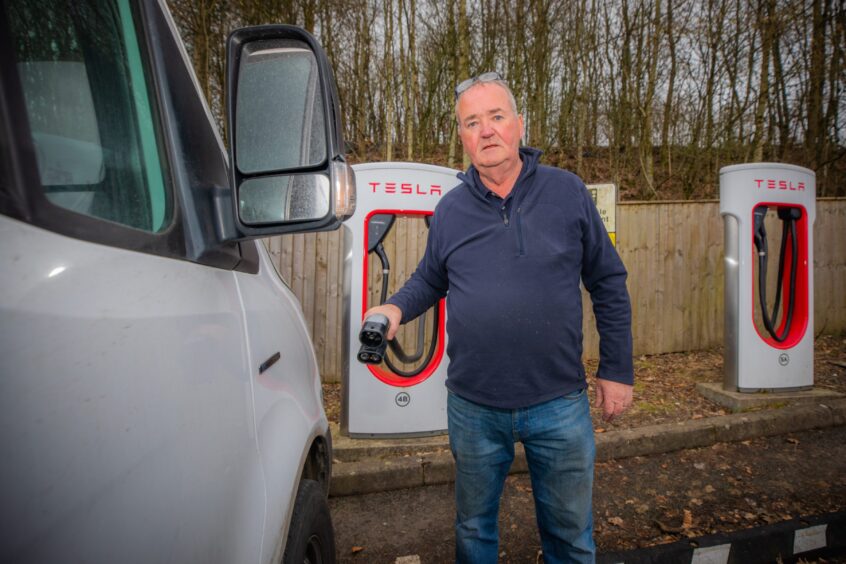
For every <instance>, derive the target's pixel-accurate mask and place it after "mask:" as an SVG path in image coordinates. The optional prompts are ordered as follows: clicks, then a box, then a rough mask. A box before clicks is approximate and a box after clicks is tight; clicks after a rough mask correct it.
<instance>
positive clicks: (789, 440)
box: [787, 437, 799, 445]
mask: <svg viewBox="0 0 846 564" xmlns="http://www.w3.org/2000/svg"><path fill="white" fill-rule="evenodd" d="M787 442H788V443H790V444H792V445H798V444H799V439H794V438H793V437H787Z"/></svg>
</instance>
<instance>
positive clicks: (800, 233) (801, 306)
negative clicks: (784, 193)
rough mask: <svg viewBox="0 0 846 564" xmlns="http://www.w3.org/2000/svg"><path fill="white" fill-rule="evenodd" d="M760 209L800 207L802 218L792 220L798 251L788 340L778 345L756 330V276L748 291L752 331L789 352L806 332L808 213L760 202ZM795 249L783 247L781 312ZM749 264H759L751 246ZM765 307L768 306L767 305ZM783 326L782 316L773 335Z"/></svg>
mask: <svg viewBox="0 0 846 564" xmlns="http://www.w3.org/2000/svg"><path fill="white" fill-rule="evenodd" d="M760 206H769V207H775V208H781V207H785V208H799V209H801V210H802V217H801V218H799V219H798V220H796V221H795V224H794V228H795V229H796V244H797V246H798V247H799V248H798V257H797V261H796V294H795V296H794V304H793V318H792V319H791V322H790V332H789V333H788V334H787V338H786V339H785V340H784V341H783V342H781V343H779V342H778V341H776V340H775V339H773V338H772V336H771V335H770V334H769V333H768V332H766V331H764V332H763V333H762V332H761V331H760V329H759V328H758V325H757V324H756V323H755V284H757V283H758V280H757V277H755V276H753V280H752V288H750V291H751V292H752V311H751V312H750V314H751V315H752V326H753V327H754V328H755V331H756V332H757V333H758V336H759V337H761V339H762V340H763V341H764V342H765V343H767V344H768V345H770V346H771V347H773V348H776V349H790V348H793V347H795V346H796V345H797V344H798V343H799V341H801V340H802V338H803V337H804V336H805V332H806V331H807V330H808V311H809V306H810V304H809V303H808V302H809V295H808V210H806V209H805V207H804V206H801V205H798V204H784V203H778V202H762V203H760V204H758V205H756V206H755V208H758V207H760ZM755 208H753V209H752V212H751V214H750V225H751V226H752V227H751V230H752V233H750V237H752V238H754V237H755V233H754V231H755V222H754V220H753V218H754V212H755ZM794 252H795V250H794V249H793V244H792V242H791V240H790V239H788V240H787V246H786V248H785V255H784V264H785V269H784V272H783V273H782V280H781V284H782V287H781V296H782V303H783V304H784V306H783V307H782V310H783V311H786V306H787V303H788V299H789V296H790V291H791V288H790V265H791V264H792V260H793V253H794ZM752 261H753V262H752V264H756V265H757V264H758V262H757V261H758V255H757V251H756V250H755V246H754V245H753V246H752ZM767 305H768V306H769V305H771V304H767ZM785 323H787V316H786V315H782V316H781V321H780V322H779V326H778V327H777V328H776V333H778V334H779V335H781V333H782V332H783V331H784V326H785Z"/></svg>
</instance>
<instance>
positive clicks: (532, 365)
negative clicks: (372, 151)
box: [388, 147, 633, 409]
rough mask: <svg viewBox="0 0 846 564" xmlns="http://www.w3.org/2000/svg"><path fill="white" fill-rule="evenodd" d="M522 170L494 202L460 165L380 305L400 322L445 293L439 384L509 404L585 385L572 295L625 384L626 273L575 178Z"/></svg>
mask: <svg viewBox="0 0 846 564" xmlns="http://www.w3.org/2000/svg"><path fill="white" fill-rule="evenodd" d="M540 154H541V153H540V151H538V150H536V149H531V148H527V147H524V148H521V149H520V156H521V158H522V160H523V167H522V170H521V172H520V176H519V178H518V180H517V183H516V184H515V186H514V188H513V189H512V191H511V193H510V194H509V195H508V196H507V197H506V199H505V200H502V199H500V198H499V197H498V196H496V195H495V194H494V193H493V192H491V191H490V190H488V189H487V188H486V187H485V186H484V185H483V184H482V182H481V180H480V178H479V173H478V172H477V171H476V169H475V168H474V167H472V166H471V167H470V168H469V169H468V171H467V173H466V174H459V175H458V177H459V179H460V180H462V181H463V183H462V184H460V185H459V186H457V187H456V188H454V189H452V190H451V191H449V192H448V193H447V194H445V195H444V197H443V199H442V200H441V202H440V203H439V204H438V206H437V208H436V209H435V213H434V216H433V218H432V221H431V224H430V227H429V236H428V242H427V245H426V251H425V254H424V255H423V259H422V260H421V261H420V264H419V266H418V267H417V270H416V271H415V272H414V274H413V275H412V276H411V278H409V280H408V281H407V282H406V283H405V285H404V286H403V287H402V288H401V289H400V290H399V291H398V292H397V293H396V294H394V295H393V296H391V298H390V299H389V300H388V303H391V304H394V305H396V306H397V307H399V308H400V310H402V313H403V317H402V321H403V323H406V322H408V321H411V320H412V319H414V318H415V317H417V316H418V315H420V314H421V313H423V312H424V311H426V310H427V309H428V308H429V307H431V306H432V304H434V303H435V302H436V301H437V300H438V299H440V298H442V297H444V296H445V295H446V296H447V333H448V335H449V343H448V346H447V354H448V355H449V359H450V364H449V370H448V376H447V382H446V385H447V387H448V388H449V389H450V390H451V391H453V392H454V393H456V394H458V395H459V396H461V397H463V398H465V399H468V400H470V401H473V402H476V403H480V404H483V405H488V406H493V407H501V408H510V409H513V408H519V407H526V406H530V405H535V404H538V403H541V402H544V401H547V400H550V399H553V398H555V397H558V396H561V395H564V394H567V393H570V392H573V391H575V390H578V389H580V388H583V387H585V385H586V384H585V371H584V366H583V365H582V361H581V356H582V297H581V291H580V289H579V281H580V280H581V281H583V283H584V286H585V288H587V290H588V291H589V292H590V295H591V300H592V301H593V310H594V313H595V315H596V325H597V329H598V331H599V336H600V347H599V348H600V363H599V372H598V376H599V377H600V378H605V379H608V380H614V381H616V382H622V383H626V384H631V383H632V382H633V371H632V337H631V306H630V303H629V295H628V291H627V290H626V269H625V267H624V266H623V263H622V261H621V260H620V257H619V256H618V255H617V252H616V250H615V249H614V247H613V246H612V245H611V242H610V239H609V237H608V234H607V233H606V231H605V228H604V226H603V225H602V220H601V219H600V217H599V213H598V212H597V210H596V207H595V206H594V204H593V202H592V201H591V198H590V195H589V194H588V191H587V189H586V188H585V185H584V183H583V182H582V181H581V180H580V179H579V178H578V177H577V176H576V175H574V174H572V173H569V172H567V171H564V170H561V169H558V168H553V167H549V166H543V165H540V164H538V159H539V158H540Z"/></svg>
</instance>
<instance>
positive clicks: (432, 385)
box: [341, 163, 459, 438]
mask: <svg viewBox="0 0 846 564" xmlns="http://www.w3.org/2000/svg"><path fill="white" fill-rule="evenodd" d="M353 169H354V170H355V177H356V197H357V201H356V209H355V214H354V215H353V216H352V217H351V218H350V219H348V220H347V221H346V222H345V229H346V233H345V235H346V236H345V250H346V255H345V261H344V292H345V294H346V296H347V301H346V304H347V309H346V311H345V313H344V327H345V331H346V334H345V336H344V346H345V349H346V350H345V351H344V366H343V390H342V394H343V396H342V401H341V433H342V434H344V435H347V436H350V437H359V438H367V437H373V438H376V437H411V436H426V435H436V434H442V433H445V432H446V429H447V416H446V398H447V390H446V386H445V385H444V382H445V381H446V374H447V365H448V363H449V361H448V359H447V357H446V354H445V351H446V330H445V327H446V308H445V304H444V300H441V301H440V302H439V303H438V304H437V305H436V306H435V307H433V308H431V309H430V310H429V311H427V312H426V313H425V314H423V315H421V316H420V317H419V318H418V319H417V320H415V321H411V322H409V323H406V324H405V325H404V326H403V327H401V328H400V332H399V333H398V334H397V338H396V339H395V341H393V342H392V343H390V347H389V349H388V351H387V352H386V354H385V355H384V361H383V362H381V363H379V364H364V363H361V362H359V360H358V357H357V354H358V351H359V347H360V343H359V331H360V329H361V327H362V321H363V318H364V312H365V311H367V310H368V309H369V308H371V307H374V306H376V305H380V304H381V303H383V302H384V301H385V300H386V299H387V297H388V296H389V295H390V293H389V291H388V287H389V285H390V287H391V288H393V289H394V290H395V289H397V288H399V287H400V286H401V285H402V284H403V283H404V282H405V280H406V279H407V278H408V276H410V275H411V273H412V272H414V269H415V268H416V267H417V263H418V262H419V261H420V258H421V257H422V256H423V249H424V247H425V237H426V233H427V229H428V218H429V216H431V215H432V212H433V211H434V209H435V206H436V205H437V203H438V202H439V201H440V199H441V197H442V196H443V195H444V194H445V193H446V192H447V191H449V190H450V189H452V188H454V187H455V186H457V185H458V184H459V180H458V178H457V177H456V174H457V173H458V171H456V170H452V169H448V168H444V167H439V166H433V165H425V164H416V163H368V164H362V165H355V166H353ZM400 231H402V233H400ZM414 233H416V234H417V235H416V239H415V235H414ZM397 237H405V238H406V239H407V241H404V242H399V241H397V239H396V238H397ZM415 240H416V243H413V242H414V241H415ZM409 241H412V243H409ZM391 249H393V250H394V252H393V253H391V252H390V250H391ZM398 249H402V250H398ZM410 249H411V251H410ZM391 254H393V255H394V256H390V255H391ZM412 255H413V256H412ZM400 262H404V263H405V272H404V273H403V274H402V275H400V274H398V273H397V270H399V269H398V267H397V265H398V263H400ZM400 278H402V279H400ZM415 332H416V335H414V333H415ZM404 333H406V335H404ZM407 333H411V334H412V335H411V336H410V337H409V336H408V335H407Z"/></svg>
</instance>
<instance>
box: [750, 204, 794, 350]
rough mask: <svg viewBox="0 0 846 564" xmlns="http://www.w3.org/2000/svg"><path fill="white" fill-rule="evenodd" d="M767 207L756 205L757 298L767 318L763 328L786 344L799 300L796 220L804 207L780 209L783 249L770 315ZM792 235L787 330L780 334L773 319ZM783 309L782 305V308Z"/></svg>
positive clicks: (762, 312) (764, 317)
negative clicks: (797, 295)
mask: <svg viewBox="0 0 846 564" xmlns="http://www.w3.org/2000/svg"><path fill="white" fill-rule="evenodd" d="M768 209H769V208H768V207H767V206H758V207H757V208H755V210H754V212H753V215H754V241H755V248H756V249H757V251H758V298H759V301H760V304H761V317H762V318H763V321H764V327H765V328H766V330H767V332H768V333H769V334H770V335H771V336H772V338H773V339H775V341H776V342H777V343H783V342H784V341H785V340H786V339H787V336H788V335H789V334H790V325H791V323H792V321H793V309H794V305H795V301H796V270H797V268H798V265H799V252H798V251H799V247H798V241H797V239H798V237H797V235H796V222H797V221H798V220H799V219H801V217H802V210H801V209H800V208H794V207H781V208H778V217H779V219H781V222H782V230H781V248H780V249H779V258H778V278H777V280H776V295H775V303H774V304H773V312H772V315H771V314H770V311H769V308H768V307H767V262H768V259H767V255H768V245H767V229H766V227H765V226H764V220H765V218H766V217H767V211H768ZM788 237H789V238H790V250H791V253H790V254H791V260H790V292H789V295H788V296H787V299H786V300H785V302H786V304H787V313H786V317H784V312H782V314H783V318H784V320H785V322H784V329H783V331H782V332H781V334H779V333H778V331H776V329H775V327H774V321H775V320H776V319H777V317H778V311H779V307H780V306H781V305H782V304H781V297H782V285H783V281H784V262H785V254H786V250H787V239H788ZM782 309H783V308H782Z"/></svg>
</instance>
